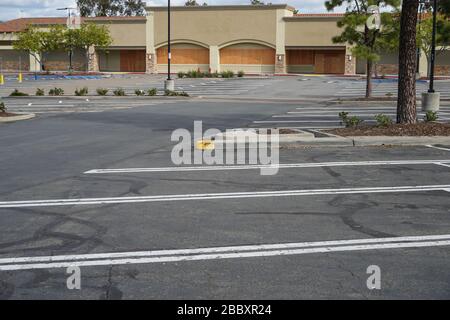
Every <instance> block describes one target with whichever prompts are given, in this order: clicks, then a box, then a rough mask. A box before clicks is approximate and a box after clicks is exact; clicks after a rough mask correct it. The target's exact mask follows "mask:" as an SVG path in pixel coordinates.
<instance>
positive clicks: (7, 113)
mask: <svg viewBox="0 0 450 320" xmlns="http://www.w3.org/2000/svg"><path fill="white" fill-rule="evenodd" d="M14 116H17V114H15V113H10V112H0V117H14Z"/></svg>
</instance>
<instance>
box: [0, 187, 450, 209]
mask: <svg viewBox="0 0 450 320" xmlns="http://www.w3.org/2000/svg"><path fill="white" fill-rule="evenodd" d="M449 189H450V185H423V186H396V187H368V188H367V187H365V188H340V189H300V190H283V191H257V192H224V193H200V194H195V193H194V194H174V195H157V196H137V197H108V198H79V199H47V200H25V201H2V202H0V208H30V207H55V206H80V205H103V204H127V203H146V202H171V201H192V200H196V201H200V200H219V199H248V198H273V197H293V196H317V195H337V194H369V193H402V192H430V191H448V190H449Z"/></svg>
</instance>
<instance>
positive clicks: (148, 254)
mask: <svg viewBox="0 0 450 320" xmlns="http://www.w3.org/2000/svg"><path fill="white" fill-rule="evenodd" d="M437 240H450V234H443V235H427V236H405V237H387V238H368V239H350V240H329V241H314V242H296V243H278V244H258V245H240V246H227V247H209V248H208V247H207V248H194V249H172V250H153V251H133V252H110V253H92V254H76V255H59V256H37V257H16V258H2V259H0V264H11V263H33V262H57V261H84V260H94V259H117V258H131V257H151V256H167V255H172V256H173V255H188V254H200V253H201V254H204V253H225V252H245V251H260V250H261V251H265V250H278V249H293V248H307V247H323V246H339V245H340V246H342V245H355V244H373V243H389V242H397V243H398V242H417V241H437Z"/></svg>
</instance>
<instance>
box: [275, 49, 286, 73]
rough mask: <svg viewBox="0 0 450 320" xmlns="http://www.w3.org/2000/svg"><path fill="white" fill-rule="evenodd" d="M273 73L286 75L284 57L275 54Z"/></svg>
mask: <svg viewBox="0 0 450 320" xmlns="http://www.w3.org/2000/svg"><path fill="white" fill-rule="evenodd" d="M275 73H278V74H283V73H286V55H285V54H279V53H278V52H277V54H276V57H275Z"/></svg>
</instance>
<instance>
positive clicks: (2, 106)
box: [0, 102, 6, 112]
mask: <svg viewBox="0 0 450 320" xmlns="http://www.w3.org/2000/svg"><path fill="white" fill-rule="evenodd" d="M0 112H6V106H5V104H4V103H3V102H0Z"/></svg>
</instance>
